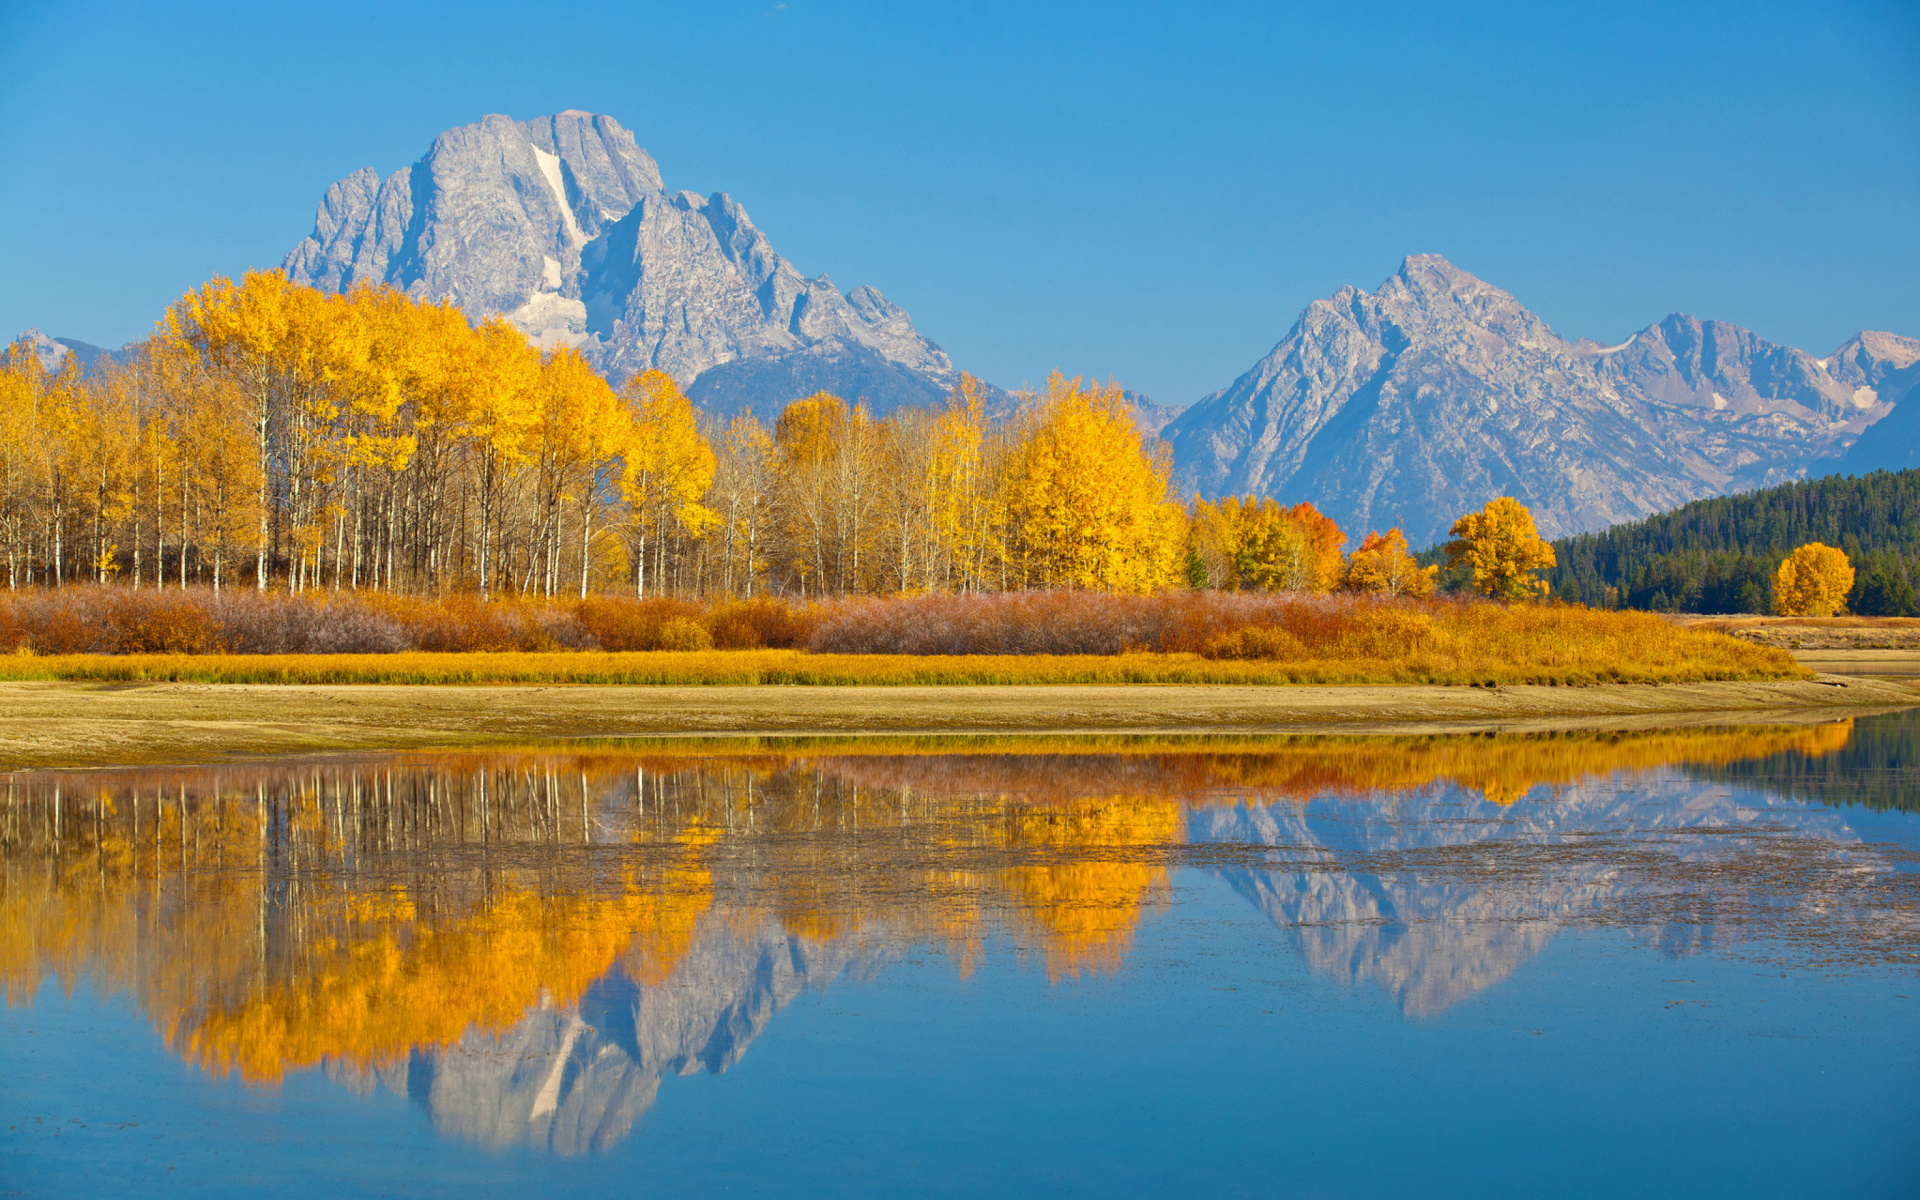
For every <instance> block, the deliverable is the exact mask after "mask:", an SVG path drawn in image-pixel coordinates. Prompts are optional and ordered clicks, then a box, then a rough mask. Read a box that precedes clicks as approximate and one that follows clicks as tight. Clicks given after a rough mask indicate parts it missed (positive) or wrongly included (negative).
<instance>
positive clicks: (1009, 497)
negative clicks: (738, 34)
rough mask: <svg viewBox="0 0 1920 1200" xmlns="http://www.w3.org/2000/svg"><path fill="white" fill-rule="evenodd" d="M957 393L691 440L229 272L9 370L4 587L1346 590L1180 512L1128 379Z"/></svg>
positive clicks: (573, 354) (644, 382) (479, 356)
mask: <svg viewBox="0 0 1920 1200" xmlns="http://www.w3.org/2000/svg"><path fill="white" fill-rule="evenodd" d="M983 393H984V389H983V388H982V387H981V386H980V385H979V384H978V383H977V382H976V381H975V380H973V379H972V378H971V377H969V376H964V375H963V376H962V377H961V379H960V382H959V384H958V386H956V387H955V389H954V391H953V393H952V395H951V396H950V397H949V398H948V400H947V402H946V404H945V405H944V406H942V407H939V408H933V409H916V408H905V409H900V410H898V411H895V412H893V413H890V414H888V415H886V416H885V417H880V418H876V417H875V416H874V415H873V414H872V413H871V412H870V411H869V410H868V409H867V408H866V407H865V406H864V405H863V404H860V403H857V402H850V401H848V400H845V399H842V398H840V397H837V396H833V395H829V394H827V393H824V392H823V393H819V394H816V395H813V396H808V397H803V398H798V399H796V400H795V401H794V402H793V403H792V404H790V405H789V406H788V407H787V408H786V410H785V411H784V412H783V413H782V414H781V415H780V416H779V418H778V419H777V420H776V421H775V422H774V423H773V425H772V427H771V428H769V427H767V426H764V425H762V424H761V423H760V422H759V421H757V420H755V419H754V418H753V417H751V416H742V417H737V418H735V419H733V420H732V421H730V422H727V423H724V424H720V423H713V422H708V421H704V420H703V418H702V416H701V414H700V413H698V412H697V411H696V410H695V408H694V406H693V405H692V403H691V402H690V401H689V400H688V399H687V397H686V396H685V395H684V394H683V393H682V391H681V390H680V388H679V386H678V385H677V384H676V382H675V381H674V380H673V379H671V378H670V377H668V376H667V375H666V374H664V373H662V372H660V371H646V372H644V373H642V374H639V375H635V376H633V377H631V378H629V379H627V380H625V381H623V382H621V383H619V384H618V386H615V385H614V384H611V383H609V382H608V381H607V380H605V379H603V378H602V377H601V376H600V375H599V374H598V373H597V372H595V371H594V369H593V368H592V367H591V366H590V365H589V364H588V362H587V361H586V359H584V358H583V357H582V356H581V355H580V354H579V353H578V352H577V351H575V350H573V349H570V348H566V347H560V348H555V349H549V350H546V351H544V352H543V351H541V350H540V349H538V348H537V347H535V346H534V345H532V344H531V343H530V342H529V341H528V340H527V338H526V337H525V336H524V335H522V334H521V333H520V332H519V331H518V330H517V329H515V328H513V327H512V326H511V325H509V324H508V323H506V322H505V321H504V320H502V319H500V318H494V319H491V320H487V321H483V322H480V323H478V324H476V323H474V322H472V321H470V320H469V319H468V318H467V316H466V315H465V314H464V313H463V312H461V311H460V310H459V309H458V308H456V307H455V306H453V305H452V304H451V303H450V302H441V303H435V302H426V301H420V300H416V299H413V298H410V297H408V296H407V295H405V294H404V293H402V292H400V291H398V290H396V289H393V288H391V287H359V288H355V289H354V290H352V291H350V292H347V293H345V294H340V295H335V294H330V293H324V292H320V291H317V290H314V289H311V288H306V287H301V286H297V285H294V284H291V283H289V282H288V280H287V278H286V276H285V275H284V274H282V273H281V272H278V271H268V272H253V273H249V274H247V275H246V276H245V277H244V278H242V279H241V280H240V281H238V282H234V281H231V280H228V279H215V280H213V281H211V282H209V283H208V284H206V285H205V286H203V287H201V288H199V289H197V290H195V291H193V292H190V293H188V294H187V295H186V296H183V297H182V298H181V299H180V300H178V301H177V302H175V303H174V304H173V306H172V307H171V308H170V309H169V310H168V312H167V313H166V315H165V317H164V318H163V319H162V320H161V321H160V322H159V323H158V327H157V328H156V331H155V332H154V333H153V334H152V335H151V336H150V337H148V338H147V339H145V340H144V341H142V342H140V343H138V344H136V345H134V346H132V347H129V349H128V350H127V351H126V352H124V353H123V354H121V355H120V356H118V358H117V359H116V361H114V362H112V363H111V364H107V365H103V366H100V367H98V368H97V369H95V370H92V371H90V372H83V371H82V370H81V369H80V368H79V366H78V364H77V363H76V362H75V359H74V357H73V356H72V355H68V356H67V357H66V358H65V359H64V360H63V361H62V362H61V363H60V365H59V366H58V368H57V369H55V370H51V371H49V370H47V369H45V368H44V367H43V366H42V364H41V361H40V359H39V358H38V357H37V356H36V355H35V354H34V353H33V351H32V348H31V347H30V346H29V345H28V344H26V343H24V342H23V343H17V344H15V345H14V346H12V347H11V348H9V349H8V351H7V354H6V358H5V362H4V369H0V554H3V555H4V559H5V570H6V579H7V585H8V587H9V588H13V589H19V588H23V587H38V586H57V585H60V584H63V583H73V582H89V583H108V582H121V583H124V584H128V585H131V586H133V587H151V586H155V585H159V586H180V587H186V586H210V587H212V588H213V589H215V590H218V589H221V588H233V587H248V588H253V589H258V590H262V591H264V590H267V589H268V588H276V589H284V590H285V591H287V592H291V593H304V592H320V591H381V592H398V593H411V594H445V593H451V592H467V593H478V594H479V595H480V596H481V597H483V598H487V597H499V598H507V597H513V596H522V597H566V596H576V597H585V596H587V595H589V594H590V593H617V592H626V593H628V594H632V595H638V596H655V595H683V596H692V595H706V596H737V597H745V598H752V597H755V596H759V595H784V596H799V597H808V596H830V595H850V594H894V593H938V592H998V591H1013V590H1027V589H1059V588H1065V589H1074V590H1087V591H1098V592H1109V593H1128V594H1142V593H1150V592H1154V591H1159V590H1163V589H1166V588H1170V587H1186V586H1200V587H1207V586H1211V587H1214V588H1223V587H1224V588H1228V589H1235V590H1241V589H1250V590H1288V591H1328V590H1332V589H1334V588H1337V587H1341V586H1349V587H1359V588H1360V590H1367V589H1366V588H1364V587H1361V586H1360V584H1359V577H1358V576H1355V577H1354V579H1352V580H1349V578H1348V573H1347V572H1346V571H1344V570H1343V567H1342V563H1341V555H1340V548H1341V546H1342V545H1343V544H1344V542H1345V540H1346V536H1345V534H1343V533H1342V532H1341V531H1340V530H1339V529H1338V527H1336V526H1334V524H1333V523H1332V522H1331V521H1329V520H1327V519H1326V518H1325V517H1323V516H1321V515H1320V514H1319V513H1317V512H1315V511H1314V510H1313V509H1312V507H1311V506H1310V505H1298V506H1295V507H1294V508H1291V509H1282V508H1280V507H1278V506H1277V505H1275V504H1274V503H1273V502H1272V501H1259V500H1255V499H1254V498H1251V497H1250V498H1248V499H1247V500H1245V501H1239V500H1233V499H1229V500H1227V501H1224V502H1222V503H1220V504H1217V505H1216V504H1210V503H1206V502H1202V501H1198V500H1196V501H1195V502H1194V504H1193V505H1192V506H1191V507H1189V506H1185V505H1182V504H1180V503H1178V502H1177V501H1176V500H1175V499H1174V498H1173V496H1172V495H1171V492H1170V488H1169V476H1170V464H1169V461H1168V458H1167V451H1166V447H1165V446H1164V444H1163V443H1160V442H1158V441H1157V440H1156V439H1147V438H1143V437H1142V435H1141V433H1140V431H1139V429H1138V427H1137V426H1136V425H1135V423H1134V421H1133V417H1132V413H1131V410H1130V408H1129V407H1128V405H1127V402H1126V400H1125V399H1124V397H1123V394H1122V392H1121V390H1120V389H1119V387H1118V386H1117V385H1112V384H1108V385H1099V384H1091V385H1090V384H1086V383H1083V381H1082V380H1080V379H1069V378H1065V377H1063V376H1061V375H1059V374H1056V375H1054V376H1053V378H1051V379H1050V380H1049V381H1048V384H1047V388H1046V391H1045V393H1044V394H1041V395H1035V396H1030V397H1027V398H1026V403H1024V404H1023V405H1022V406H1021V408H1020V410H1019V411H1018V412H1017V413H1016V414H1014V415H1013V416H1011V417H1008V418H1006V419H1004V420H992V419H990V418H989V415H988V413H987V411H986V405H985V400H984V394H983Z"/></svg>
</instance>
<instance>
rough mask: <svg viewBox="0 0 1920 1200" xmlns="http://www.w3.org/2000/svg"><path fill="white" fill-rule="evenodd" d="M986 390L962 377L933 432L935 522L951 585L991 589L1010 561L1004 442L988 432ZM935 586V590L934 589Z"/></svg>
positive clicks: (930, 469) (971, 377)
mask: <svg viewBox="0 0 1920 1200" xmlns="http://www.w3.org/2000/svg"><path fill="white" fill-rule="evenodd" d="M983 391H984V389H983V388H982V386H981V384H980V381H979V380H977V379H975V378H974V377H973V376H971V375H968V374H965V373H962V374H961V376H960V382H959V383H958V384H956V385H955V386H954V389H953V392H952V394H951V395H949V396H948V398H947V407H946V409H945V410H944V411H942V412H941V414H940V419H939V420H938V421H937V422H936V423H935V425H934V428H933V453H932V455H931V456H930V457H931V461H930V463H929V471H930V472H931V475H932V479H931V487H932V493H933V495H932V507H933V520H934V525H935V527H936V530H937V533H938V536H939V538H940V541H941V543H942V546H943V549H944V551H945V554H946V558H947V560H948V562H949V564H950V573H951V586H953V587H956V588H959V589H960V590H962V591H969V592H977V591H981V590H984V589H986V588H987V587H989V586H991V581H992V580H993V578H994V576H995V574H996V573H997V572H998V571H999V570H1000V569H1001V568H1002V567H1003V566H1004V564H1005V561H1006V549H1007V547H1006V534H1007V506H1006V496H1005V490H1004V488H1003V487H1002V482H1003V480H1002V478H1001V475H1002V474H1003V469H1004V460H1005V458H1006V454H1005V444H1004V441H1003V440H1002V439H1000V438H998V437H996V436H994V434H993V433H992V431H991V430H990V429H989V427H988V421H987V415H986V402H985V399H984V397H983V395H982V393H983ZM930 586H931V585H930Z"/></svg>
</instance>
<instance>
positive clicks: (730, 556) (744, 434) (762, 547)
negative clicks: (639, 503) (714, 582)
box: [710, 413, 777, 599]
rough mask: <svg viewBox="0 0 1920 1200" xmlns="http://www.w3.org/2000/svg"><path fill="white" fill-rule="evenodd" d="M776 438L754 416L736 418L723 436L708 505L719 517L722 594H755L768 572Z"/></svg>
mask: <svg viewBox="0 0 1920 1200" xmlns="http://www.w3.org/2000/svg"><path fill="white" fill-rule="evenodd" d="M776 453H777V452H776V450H775V449H774V444H773V437H772V435H770V434H769V433H768V432H767V430H766V427H765V426H763V425H761V424H760V422H759V421H758V420H756V419H755V418H754V417H753V415H752V414H750V413H749V414H746V415H744V416H738V417H735V418H734V419H733V420H732V421H730V422H728V424H727V427H726V429H725V430H724V431H722V433H721V435H720V446H719V449H718V451H717V455H716V468H715V472H714V479H713V487H712V492H711V500H710V503H711V505H712V507H713V508H714V511H715V512H716V513H718V514H719V517H720V544H721V551H722V560H721V578H720V586H721V590H722V591H723V592H724V593H725V594H727V595H729V596H734V595H745V596H746V597H748V598H749V599H751V598H752V596H753V594H754V589H755V585H756V584H757V582H758V580H759V578H760V576H761V575H762V574H763V573H764V572H765V571H766V566H767V563H766V553H767V549H766V548H767V542H768V539H769V537H770V536H771V530H772V526H773V520H774V511H775V508H774V497H775V485H776V482H777V479H776V477H777V467H776V465H775V455H776Z"/></svg>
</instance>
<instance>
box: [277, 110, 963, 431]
mask: <svg viewBox="0 0 1920 1200" xmlns="http://www.w3.org/2000/svg"><path fill="white" fill-rule="evenodd" d="M286 267H287V271H288V273H289V275H290V276H291V277H292V278H293V279H294V280H295V281H296V282H300V283H307V284H311V285H313V286H315V287H321V288H326V289H328V290H345V289H346V288H348V287H351V286H352V285H353V284H354V283H356V282H359V281H362V280H368V281H374V282H382V283H390V284H393V285H395V286H397V287H400V288H402V289H403V290H405V291H407V292H408V293H409V294H411V295H415V296H419V297H423V298H434V299H439V298H443V297H444V298H450V299H452V300H453V301H454V302H455V303H457V304H459V305H460V306H461V307H462V308H464V309H465V310H466V311H467V312H468V313H469V314H470V315H472V316H474V317H476V318H477V317H484V316H491V315H494V314H502V315H505V316H506V317H507V318H508V319H509V320H511V321H512V322H513V323H514V324H516V325H518V326H519V327H520V328H521V329H523V330H525V331H526V332H527V334H528V336H529V337H531V338H532V339H533V340H534V341H535V342H536V343H537V344H539V345H542V346H555V345H568V346H575V347H578V348H579V349H580V350H581V351H582V352H583V353H585V354H586V355H587V356H588V358H589V359H590V360H591V361H593V362H594V364H595V365H596V366H598V367H600V368H601V369H602V370H604V371H606V372H608V373H609V374H611V375H615V376H620V375H625V374H627V373H630V372H634V371H641V370H646V369H649V368H658V369H660V370H664V371H666V372H668V373H669V374H671V375H673V376H674V377H675V378H676V379H678V380H680V381H681V383H682V384H683V385H685V386H687V387H688V390H689V392H690V393H691V394H693V395H694V397H695V399H696V400H699V401H701V402H702V403H704V404H706V405H707V406H708V407H709V408H710V409H713V410H716V411H720V412H729V411H738V410H740V409H743V408H744V409H752V410H755V411H759V412H761V413H762V414H763V415H765V414H767V413H771V412H773V411H777V409H778V408H779V407H780V406H781V405H784V404H785V403H786V402H787V401H788V400H791V399H794V398H795V397H796V396H799V395H805V394H806V393H807V392H809V391H815V390H819V389H821V388H826V389H829V390H832V391H835V392H839V393H841V394H843V395H845V396H847V397H848V398H849V399H865V400H867V401H868V402H869V403H870V404H871V405H872V406H873V407H874V408H875V409H876V410H880V411H884V410H886V409H889V408H892V407H894V406H896V405H898V404H902V403H923V402H930V401H936V400H938V399H940V398H941V397H942V396H944V394H945V392H946V391H947V389H948V388H949V387H950V386H951V384H952V382H953V380H954V378H955V372H954V370H953V365H952V363H951V362H949V361H948V359H947V356H946V354H945V353H944V352H942V351H941V349H940V348H939V347H938V346H936V345H934V344H933V343H932V342H930V341H928V340H927V339H926V338H924V337H921V336H920V334H919V333H918V332H917V331H916V330H915V329H914V328H913V322H912V320H911V318H909V317H908V316H907V314H906V313H905V312H904V311H902V310H901V309H900V308H899V307H897V306H895V305H893V304H891V303H889V302H888V301H887V300H886V298H885V297H884V296H882V295H881V294H880V293H879V292H878V291H877V290H875V289H873V288H871V287H867V288H857V289H855V291H854V293H851V294H842V293H841V292H840V291H838V290H837V289H836V288H835V287H834V285H833V283H832V282H831V281H830V280H829V279H828V278H827V276H826V275H824V274H822V275H818V276H814V277H811V278H809V277H806V276H804V275H802V274H801V273H800V272H799V271H798V270H797V269H795V268H794V267H793V265H792V264H790V263H789V262H787V260H786V259H784V258H782V257H781V256H780V255H779V254H778V253H777V252H776V251H775V250H774V249H773V246H772V244H771V243H770V242H769V241H768V239H767V238H766V236H765V235H764V234H763V233H761V231H760V230H759V229H758V228H756V227H755V226H754V224H753V222H752V220H751V219H750V218H749V217H748V216H747V212H746V209H745V208H744V207H742V206H741V205H740V204H739V203H738V202H737V201H735V200H733V199H732V198H731V197H729V196H728V195H727V194H726V193H724V192H715V193H713V194H712V195H710V196H704V197H703V196H700V195H698V194H696V193H693V192H687V191H681V192H668V191H667V190H666V187H665V185H664V183H663V181H662V178H661V174H660V169H659V166H658V164H656V163H655V162H654V160H653V158H652V157H651V156H650V155H648V154H647V152H646V151H645V150H643V149H641V148H640V146H639V145H638V143H637V142H636V141H635V139H634V137H633V135H632V134H631V133H630V132H628V131H627V130H626V129H625V128H624V127H622V126H621V125H620V123H619V122H617V121H615V120H614V119H613V118H612V117H609V116H604V115H599V114H594V113H586V112H581V111H579V110H577V109H570V110H568V111H566V112H562V113H556V114H554V115H553V116H548V117H538V118H535V119H533V120H527V121H517V120H514V119H513V118H511V117H507V116H501V115H497V114H496V115H492V116H488V117H485V118H483V119H481V120H480V121H477V122H475V123H474V124H471V125H465V126H461V127H460V128H457V129H450V130H447V131H446V132H444V133H442V134H440V135H439V136H438V137H437V138H435V139H434V141H433V144H432V146H431V147H430V148H429V149H428V151H427V153H426V155H425V157H423V158H422V159H421V160H420V161H419V162H418V163H415V164H414V165H413V166H412V167H408V168H404V169H402V170H398V171H395V172H393V173H392V174H390V175H388V176H387V177H386V178H385V179H381V178H380V176H379V175H377V174H376V173H375V172H374V171H372V170H371V169H363V170H360V171H356V172H355V173H354V174H352V175H350V176H348V177H347V178H345V179H343V180H341V181H339V182H338V183H336V184H334V185H333V186H332V187H330V188H328V189H327V192H326V196H325V198H324V199H323V200H322V202H321V206H320V210H319V212H318V214H317V215H316V217H315V219H314V229H313V233H312V234H311V235H309V236H308V237H307V238H306V239H305V240H304V241H302V242H301V243H300V245H299V246H297V247H296V248H295V249H294V251H293V252H292V253H291V254H289V255H288V257H287V261H286ZM795 389H800V390H797V391H796V390H795Z"/></svg>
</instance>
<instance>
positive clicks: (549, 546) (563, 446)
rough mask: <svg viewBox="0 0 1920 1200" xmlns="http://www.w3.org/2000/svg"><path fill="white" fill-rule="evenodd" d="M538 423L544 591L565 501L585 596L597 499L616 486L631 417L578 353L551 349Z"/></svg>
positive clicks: (554, 570)
mask: <svg viewBox="0 0 1920 1200" xmlns="http://www.w3.org/2000/svg"><path fill="white" fill-rule="evenodd" d="M540 385H541V393H540V394H541V404H540V421H539V425H538V427H537V430H536V432H535V436H534V441H535V445H536V447H537V449H536V452H535V463H536V465H537V468H538V474H539V485H538V505H537V507H538V517H539V521H540V526H541V539H542V542H543V545H544V549H545V562H544V568H545V572H544V582H543V588H542V590H543V591H544V592H545V594H546V595H549V596H551V595H553V594H554V593H555V592H556V591H557V590H558V586H559V575H560V552H561V546H560V533H561V531H560V524H561V521H560V518H561V508H562V503H563V501H565V500H569V499H571V500H572V501H573V502H574V504H575V506H576V507H577V508H578V510H579V513H580V597H581V599H585V598H586V596H587V590H588V582H589V578H590V575H591V572H592V567H593V535H594V533H595V532H596V526H595V524H594V520H595V517H596V516H597V515H598V513H599V510H600V501H601V495H602V493H603V492H604V491H605V490H606V489H607V488H608V487H609V486H610V485H611V484H612V483H613V480H614V474H615V469H616V467H617V465H618V464H619V462H620V456H621V453H622V451H623V450H625V448H626V447H627V446H629V445H630V444H631V443H632V441H633V434H634V431H633V425H632V418H631V415H630V413H629V411H628V410H627V409H626V408H625V407H623V406H622V405H621V403H620V398H619V397H618V396H617V395H615V394H614V391H613V389H612V388H611V387H609V386H608V384H607V381H606V380H604V379H602V378H601V377H600V375H599V373H598V372H596V371H595V370H594V369H593V368H592V366H590V365H589V364H588V363H587V360H586V359H585V358H583V357H582V356H581V355H580V352H579V351H577V350H574V349H571V348H567V347H562V348H559V349H556V350H552V351H549V352H548V353H547V355H546V357H545V359H544V360H543V361H542V363H541V367H540Z"/></svg>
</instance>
